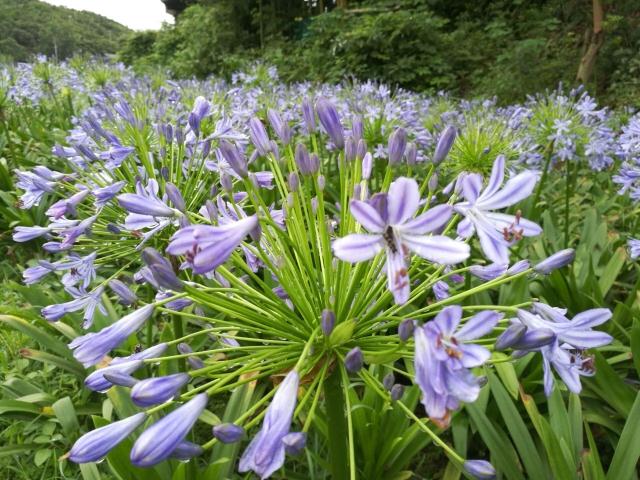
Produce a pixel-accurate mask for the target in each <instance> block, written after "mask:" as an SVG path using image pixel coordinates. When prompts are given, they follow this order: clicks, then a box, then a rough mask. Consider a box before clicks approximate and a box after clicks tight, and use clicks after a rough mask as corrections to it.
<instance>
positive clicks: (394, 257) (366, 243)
mask: <svg viewBox="0 0 640 480" xmlns="http://www.w3.org/2000/svg"><path fill="white" fill-rule="evenodd" d="M419 204H420V194H419V191H418V184H417V183H416V181H415V180H413V179H409V178H404V177H401V178H399V179H397V180H396V181H394V182H393V183H392V184H391V186H390V187H389V193H388V194H386V195H385V194H378V195H376V196H375V197H374V198H372V199H371V200H370V201H369V202H368V203H367V202H362V201H359V200H352V201H351V204H350V209H351V214H352V215H353V216H354V217H355V218H356V220H357V221H358V222H359V223H360V224H361V225H362V226H364V227H365V228H366V229H367V230H368V231H369V232H371V233H369V234H361V233H356V234H351V235H347V236H346V237H343V238H340V239H338V240H335V241H334V242H333V252H334V254H335V256H336V257H338V258H340V259H341V260H345V261H348V262H361V261H365V260H369V259H371V258H373V257H374V256H375V255H376V254H377V253H378V252H380V251H381V250H383V249H384V250H385V252H386V256H387V263H386V271H387V278H388V286H389V290H391V292H392V293H393V296H394V298H395V301H396V303H398V304H403V303H406V302H407V300H408V299H409V291H410V286H409V275H408V268H407V264H406V261H405V257H406V256H407V255H408V253H409V252H410V251H413V252H414V253H416V254H417V255H419V256H420V257H422V258H426V259H427V260H430V261H432V262H435V263H440V264H443V265H450V264H454V263H459V262H462V261H464V260H465V259H466V258H467V257H468V256H469V246H468V245H467V244H465V243H462V242H459V241H456V240H452V239H451V238H449V237H446V236H443V235H425V234H426V233H428V232H432V231H434V230H437V229H438V228H440V227H442V226H443V225H444V224H445V223H446V222H447V221H448V220H449V218H450V217H451V211H452V209H451V206H450V205H438V206H436V207H433V208H432V209H430V210H428V211H427V212H424V213H422V214H421V215H419V216H418V217H416V218H413V216H414V214H415V213H416V211H417V210H418V208H419Z"/></svg>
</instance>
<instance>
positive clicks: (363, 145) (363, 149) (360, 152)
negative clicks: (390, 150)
mask: <svg viewBox="0 0 640 480" xmlns="http://www.w3.org/2000/svg"><path fill="white" fill-rule="evenodd" d="M366 154H367V142H366V141H365V140H364V139H362V138H361V139H360V140H358V146H357V147H356V157H357V158H359V159H361V160H362V159H363V158H364V156H365V155H366Z"/></svg>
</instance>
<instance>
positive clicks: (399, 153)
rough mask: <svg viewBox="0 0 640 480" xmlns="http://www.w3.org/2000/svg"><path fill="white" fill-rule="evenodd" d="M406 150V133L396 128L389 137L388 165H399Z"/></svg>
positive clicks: (402, 129)
mask: <svg viewBox="0 0 640 480" xmlns="http://www.w3.org/2000/svg"><path fill="white" fill-rule="evenodd" d="M406 148H407V132H406V131H405V130H404V128H402V127H400V128H397V129H396V130H395V131H394V132H393V133H392V134H391V135H389V143H388V151H389V164H390V165H396V164H398V163H400V162H401V161H402V157H403V156H404V151H405V149H406Z"/></svg>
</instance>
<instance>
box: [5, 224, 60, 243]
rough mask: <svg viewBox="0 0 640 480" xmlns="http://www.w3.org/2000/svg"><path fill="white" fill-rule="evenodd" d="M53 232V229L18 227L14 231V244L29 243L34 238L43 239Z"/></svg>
mask: <svg viewBox="0 0 640 480" xmlns="http://www.w3.org/2000/svg"><path fill="white" fill-rule="evenodd" d="M50 231H51V227H38V226H35V227H16V228H15V230H14V231H13V241H14V242H19V243H22V242H28V241H30V240H33V239H34V238H38V237H42V236H43V235H46V234H48V233H49V232H50Z"/></svg>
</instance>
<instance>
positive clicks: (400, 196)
mask: <svg viewBox="0 0 640 480" xmlns="http://www.w3.org/2000/svg"><path fill="white" fill-rule="evenodd" d="M419 204H420V191H419V189H418V184H417V183H416V181H415V180H414V179H412V178H406V177H400V178H398V179H397V180H396V181H394V182H393V183H392V184H391V186H390V187H389V194H388V195H387V222H388V223H389V225H400V224H402V223H404V222H406V221H407V220H408V219H410V218H411V217H412V216H413V214H414V213H416V210H418V206H419Z"/></svg>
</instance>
